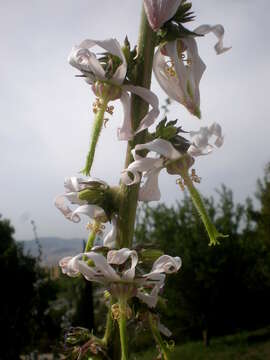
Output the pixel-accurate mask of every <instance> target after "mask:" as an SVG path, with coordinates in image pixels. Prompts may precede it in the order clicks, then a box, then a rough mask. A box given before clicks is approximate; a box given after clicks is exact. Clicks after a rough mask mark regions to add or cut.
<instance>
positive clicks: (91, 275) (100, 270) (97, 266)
mask: <svg viewBox="0 0 270 360" xmlns="http://www.w3.org/2000/svg"><path fill="white" fill-rule="evenodd" d="M85 260H86V261H85ZM87 260H91V261H92V264H91V265H88V263H87ZM93 263H94V265H93ZM137 264H138V254H137V252H136V251H135V250H129V249H127V248H122V249H120V250H110V251H109V252H108V253H107V258H106V257H104V256H103V255H102V254H99V253H97V252H94V251H91V252H88V253H82V254H79V255H77V256H75V257H67V258H64V259H62V260H61V261H60V263H59V265H60V267H61V268H62V272H63V273H64V274H67V275H69V276H71V277H74V276H77V275H78V274H82V275H83V276H84V277H85V278H86V279H87V280H89V281H95V282H98V283H101V284H104V285H105V286H107V287H108V288H109V290H110V292H111V293H112V295H113V296H115V297H117V298H119V297H125V299H128V298H130V297H133V296H137V297H138V298H139V299H140V300H142V301H143V302H145V303H146V304H147V305H148V306H149V307H155V306H156V304H157V300H158V293H159V290H160V289H161V288H162V287H163V286H164V282H165V274H172V273H175V272H177V271H178V270H179V269H180V267H181V259H180V258H179V257H171V256H169V255H162V256H161V257H159V258H158V259H157V260H156V261H155V262H154V264H153V267H152V270H151V271H150V272H149V273H148V274H143V275H141V274H140V275H137V274H136V266H137ZM149 290H151V291H150V293H149Z"/></svg>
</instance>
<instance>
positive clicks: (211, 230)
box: [181, 170, 228, 246]
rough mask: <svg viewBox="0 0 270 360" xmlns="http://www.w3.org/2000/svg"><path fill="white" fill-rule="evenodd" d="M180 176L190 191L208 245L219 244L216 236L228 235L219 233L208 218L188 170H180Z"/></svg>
mask: <svg viewBox="0 0 270 360" xmlns="http://www.w3.org/2000/svg"><path fill="white" fill-rule="evenodd" d="M181 176H182V178H183V180H184V183H185V185H186V186H187V188H188V191H189V193H190V196H191V199H192V201H193V204H194V206H195V208H196V210H197V211H198V213H199V215H200V217H201V219H202V222H203V224H204V226H205V229H206V231H207V233H208V236H209V239H210V242H209V245H210V246H212V245H217V244H219V241H218V238H219V237H227V236H228V235H223V234H221V233H219V232H218V231H217V229H216V227H215V225H214V224H213V222H212V221H211V219H210V218H209V215H208V213H207V211H206V208H205V206H204V203H203V200H202V198H201V195H200V193H199V192H198V190H197V189H196V188H195V186H194V184H193V182H192V180H191V179H190V177H189V174H188V171H186V170H185V171H182V172H181Z"/></svg>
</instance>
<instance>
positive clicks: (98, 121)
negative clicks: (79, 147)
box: [82, 99, 109, 176]
mask: <svg viewBox="0 0 270 360" xmlns="http://www.w3.org/2000/svg"><path fill="white" fill-rule="evenodd" d="M108 102H109V100H107V99H100V102H99V109H98V111H97V113H96V116H95V120H94V124H93V128H92V134H91V144H90V148H89V151H88V154H87V158H86V163H85V167H84V169H83V170H82V173H83V174H84V175H87V176H88V175H90V171H91V168H92V164H93V161H94V156H95V151H96V146H97V143H98V139H99V135H100V133H101V130H102V126H103V123H104V114H105V111H106V109H107V106H108Z"/></svg>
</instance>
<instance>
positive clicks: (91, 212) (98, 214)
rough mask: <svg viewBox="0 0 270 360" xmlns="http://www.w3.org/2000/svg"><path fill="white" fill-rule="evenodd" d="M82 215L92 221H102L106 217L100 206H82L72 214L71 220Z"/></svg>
mask: <svg viewBox="0 0 270 360" xmlns="http://www.w3.org/2000/svg"><path fill="white" fill-rule="evenodd" d="M79 214H80V215H87V216H89V217H90V218H91V219H100V218H104V217H105V216H106V214H105V212H104V210H103V209H102V208H101V207H100V206H98V205H92V204H88V205H82V206H79V207H78V208H77V209H76V210H74V211H73V212H72V215H71V220H72V219H73V218H74V217H75V218H76V217H77V216H79Z"/></svg>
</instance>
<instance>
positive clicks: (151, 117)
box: [122, 85, 159, 134]
mask: <svg viewBox="0 0 270 360" xmlns="http://www.w3.org/2000/svg"><path fill="white" fill-rule="evenodd" d="M122 88H123V90H124V91H130V92H132V93H133V94H135V95H138V96H139V97H141V98H142V99H143V100H144V101H145V102H147V103H148V104H149V105H151V107H152V109H151V110H150V111H149V112H148V113H147V114H146V115H145V116H144V117H143V119H142V120H141V121H140V125H139V127H138V128H137V129H136V131H135V134H138V133H139V132H141V131H143V130H145V129H147V128H149V126H151V125H152V124H153V123H154V121H155V120H156V118H157V117H158V115H159V102H158V97H157V96H156V95H155V94H154V93H153V92H152V91H151V90H149V89H146V88H144V87H141V86H133V85H123V86H122Z"/></svg>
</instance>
